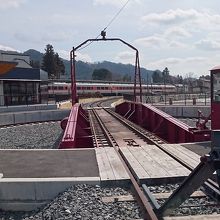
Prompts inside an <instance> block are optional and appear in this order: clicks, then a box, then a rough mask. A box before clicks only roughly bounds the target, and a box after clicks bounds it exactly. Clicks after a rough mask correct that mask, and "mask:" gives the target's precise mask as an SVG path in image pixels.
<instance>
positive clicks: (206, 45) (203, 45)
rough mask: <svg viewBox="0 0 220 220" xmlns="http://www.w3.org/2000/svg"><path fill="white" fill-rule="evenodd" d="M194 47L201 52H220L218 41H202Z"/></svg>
mask: <svg viewBox="0 0 220 220" xmlns="http://www.w3.org/2000/svg"><path fill="white" fill-rule="evenodd" d="M195 46H196V47H197V48H199V49H201V50H208V51H216V50H220V41H215V40H211V39H203V40H200V41H198V42H196V43H195Z"/></svg>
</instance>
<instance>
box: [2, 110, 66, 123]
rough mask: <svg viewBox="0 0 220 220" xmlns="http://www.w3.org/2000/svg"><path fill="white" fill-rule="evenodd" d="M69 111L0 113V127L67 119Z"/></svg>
mask: <svg viewBox="0 0 220 220" xmlns="http://www.w3.org/2000/svg"><path fill="white" fill-rule="evenodd" d="M69 113H70V110H59V109H57V110H45V111H43V110H41V111H29V112H14V113H1V114H0V126H4V125H14V124H25V123H30V122H41V121H58V120H62V119H63V118H65V117H68V116H69Z"/></svg>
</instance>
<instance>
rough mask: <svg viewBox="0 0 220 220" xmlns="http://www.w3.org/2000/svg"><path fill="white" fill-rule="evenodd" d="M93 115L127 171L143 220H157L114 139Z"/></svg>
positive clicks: (98, 118)
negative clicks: (141, 210)
mask: <svg viewBox="0 0 220 220" xmlns="http://www.w3.org/2000/svg"><path fill="white" fill-rule="evenodd" d="M93 111H94V114H95V116H96V118H97V120H98V121H99V123H100V126H101V127H102V129H103V132H104V133H105V134H106V137H107V138H108V141H109V143H110V144H111V146H112V147H113V148H114V149H115V151H116V153H117V155H118V157H119V158H120V160H121V162H122V164H123V166H124V168H125V170H126V171H127V173H128V175H129V177H130V180H131V183H132V185H133V187H134V189H135V196H136V199H137V201H138V203H139V205H140V206H141V207H142V209H143V215H144V219H149V220H158V217H157V216H156V214H155V213H154V211H153V208H152V206H151V204H150V202H149V201H148V199H147V197H146V196H145V194H144V193H143V191H142V190H141V188H140V186H139V185H138V183H137V181H136V179H135V177H134V176H133V175H132V173H131V171H130V169H129V167H128V166H127V164H126V162H125V161H124V159H123V157H122V155H121V154H120V152H119V150H118V146H117V143H116V142H115V141H114V138H113V137H112V136H111V134H110V132H109V131H108V129H107V128H106V126H105V125H104V123H103V122H102V120H101V119H100V117H99V116H98V114H97V112H96V111H95V110H93Z"/></svg>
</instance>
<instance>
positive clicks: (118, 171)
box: [95, 147, 130, 184]
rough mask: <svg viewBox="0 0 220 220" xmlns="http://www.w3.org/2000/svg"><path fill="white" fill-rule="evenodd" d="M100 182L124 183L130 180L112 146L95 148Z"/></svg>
mask: <svg viewBox="0 0 220 220" xmlns="http://www.w3.org/2000/svg"><path fill="white" fill-rule="evenodd" d="M95 152H96V158H97V163H98V168H99V174H100V179H101V182H102V183H106V184H111V183H113V182H115V181H116V182H117V183H118V182H122V183H126V182H129V181H130V178H129V175H128V174H127V172H126V170H125V168H124V166H123V164H122V162H121V160H120V159H119V157H118V155H117V153H116V152H115V150H114V148H112V147H102V148H101V147H99V148H96V149H95Z"/></svg>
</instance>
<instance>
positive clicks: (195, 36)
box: [0, 0, 220, 77]
mask: <svg viewBox="0 0 220 220" xmlns="http://www.w3.org/2000/svg"><path fill="white" fill-rule="evenodd" d="M127 1H128V0H62V1H61V0H59V1H58V0H37V1H36V0H0V27H1V31H0V49H2V50H16V51H19V52H24V51H26V50H28V49H35V50H38V51H40V52H44V49H45V47H46V45H47V44H52V45H53V47H54V50H55V52H58V53H59V55H60V56H61V57H63V58H65V59H69V51H70V50H71V49H72V47H76V46H78V45H79V44H81V43H82V42H84V41H85V40H87V39H88V38H96V37H97V36H98V35H99V34H100V32H101V31H102V30H103V29H104V28H105V27H106V26H107V25H108V24H109V22H110V21H111V20H112V18H113V17H114V16H115V15H116V14H117V13H118V12H119V10H120V9H121V8H122V7H123V5H125V3H126V2H127ZM219 6H220V2H219V0H209V1H207V0H129V1H128V3H127V4H126V6H125V7H124V9H123V10H122V11H121V13H120V14H119V15H118V16H117V17H116V19H115V20H114V21H113V22H112V23H111V24H110V26H109V27H108V28H107V30H106V32H107V38H108V37H109V38H114V37H115V38H121V39H123V40H125V41H126V42H128V43H130V44H132V45H133V46H134V47H136V48H137V49H138V50H139V54H140V65H141V66H142V67H145V68H146V69H150V70H155V69H159V70H163V69H164V68H165V67H168V69H169V71H170V74H171V75H177V74H180V75H182V76H183V77H188V76H189V75H190V76H193V77H198V76H201V75H207V74H209V70H210V69H211V68H213V67H214V66H217V65H220V7H219ZM76 58H77V59H78V60H83V61H86V62H101V61H104V60H108V61H111V62H116V63H131V64H134V63H135V53H134V51H133V50H131V49H130V48H129V47H126V46H125V45H123V44H121V43H119V42H98V43H97V42H95V43H92V44H90V45H89V46H88V47H86V48H84V49H82V50H80V51H77V57H76Z"/></svg>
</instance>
